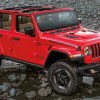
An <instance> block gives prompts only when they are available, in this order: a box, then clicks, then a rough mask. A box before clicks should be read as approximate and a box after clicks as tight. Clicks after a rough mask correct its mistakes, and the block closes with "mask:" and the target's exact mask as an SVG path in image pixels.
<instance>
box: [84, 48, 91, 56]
mask: <svg viewBox="0 0 100 100" xmlns="http://www.w3.org/2000/svg"><path fill="white" fill-rule="evenodd" d="M84 54H85V55H86V56H88V55H90V54H91V49H90V48H89V47H85V48H84Z"/></svg>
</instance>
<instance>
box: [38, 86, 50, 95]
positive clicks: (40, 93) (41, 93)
mask: <svg viewBox="0 0 100 100" xmlns="http://www.w3.org/2000/svg"><path fill="white" fill-rule="evenodd" d="M38 95H40V96H48V93H47V90H46V89H44V88H41V89H39V90H38Z"/></svg>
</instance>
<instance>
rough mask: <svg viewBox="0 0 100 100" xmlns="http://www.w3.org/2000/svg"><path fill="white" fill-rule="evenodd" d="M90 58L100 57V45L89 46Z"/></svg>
mask: <svg viewBox="0 0 100 100" xmlns="http://www.w3.org/2000/svg"><path fill="white" fill-rule="evenodd" d="M91 50H92V58H96V57H100V44H99V43H98V44H94V45H92V46H91Z"/></svg>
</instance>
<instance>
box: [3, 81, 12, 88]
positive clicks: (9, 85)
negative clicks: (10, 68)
mask: <svg viewBox="0 0 100 100" xmlns="http://www.w3.org/2000/svg"><path fill="white" fill-rule="evenodd" d="M3 85H5V86H7V87H8V88H10V87H11V84H10V83H8V82H4V83H3Z"/></svg>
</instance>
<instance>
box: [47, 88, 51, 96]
mask: <svg viewBox="0 0 100 100" xmlns="http://www.w3.org/2000/svg"><path fill="white" fill-rule="evenodd" d="M46 91H47V93H48V95H51V94H52V89H51V88H50V87H47V88H46Z"/></svg>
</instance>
